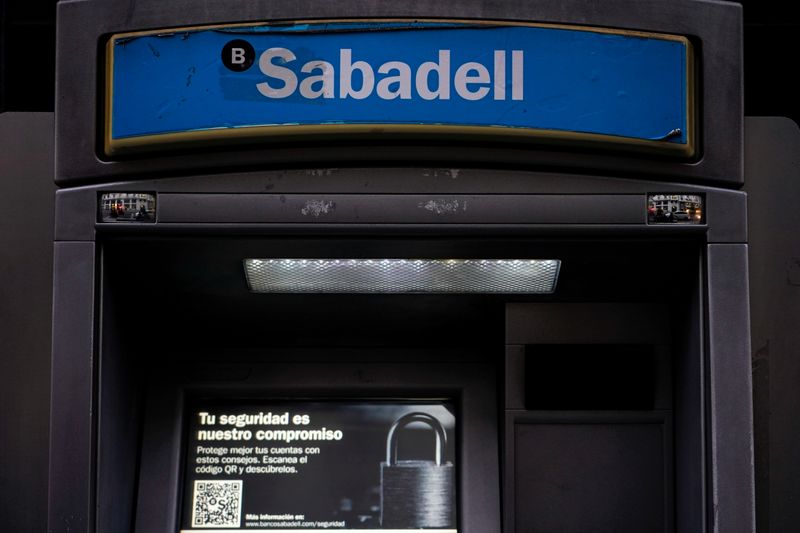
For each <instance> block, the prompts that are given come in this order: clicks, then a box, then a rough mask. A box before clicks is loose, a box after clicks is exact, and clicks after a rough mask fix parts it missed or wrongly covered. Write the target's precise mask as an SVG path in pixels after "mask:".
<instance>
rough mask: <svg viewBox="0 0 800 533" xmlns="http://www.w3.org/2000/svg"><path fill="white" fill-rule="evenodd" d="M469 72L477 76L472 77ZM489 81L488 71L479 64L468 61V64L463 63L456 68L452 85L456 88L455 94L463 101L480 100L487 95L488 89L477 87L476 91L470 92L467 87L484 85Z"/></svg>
mask: <svg viewBox="0 0 800 533" xmlns="http://www.w3.org/2000/svg"><path fill="white" fill-rule="evenodd" d="M470 72H476V73H477V74H476V75H474V76H473V75H470ZM490 81H491V79H490V78H489V70H488V69H487V68H486V67H484V66H483V65H481V64H480V63H475V62H472V61H470V62H469V63H464V64H463V65H461V66H460V67H458V70H457V71H456V79H455V83H454V84H455V87H456V92H457V93H458V95H459V96H460V97H461V98H463V99H464V100H480V99H481V98H483V97H484V96H486V95H487V94H489V88H488V87H479V88H478V89H476V90H474V91H472V90H470V88H469V85H470V84H477V83H481V84H486V83H489V82H490Z"/></svg>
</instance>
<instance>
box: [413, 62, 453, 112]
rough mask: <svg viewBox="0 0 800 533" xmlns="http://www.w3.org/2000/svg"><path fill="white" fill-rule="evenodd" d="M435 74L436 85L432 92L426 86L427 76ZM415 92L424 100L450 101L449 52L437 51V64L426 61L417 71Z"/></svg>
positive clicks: (427, 85)
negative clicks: (436, 78)
mask: <svg viewBox="0 0 800 533" xmlns="http://www.w3.org/2000/svg"><path fill="white" fill-rule="evenodd" d="M431 72H436V75H437V77H438V85H437V87H436V90H432V89H431V88H430V85H429V84H428V76H429V75H430V73H431ZM416 81H417V92H418V93H419V95H420V96H421V97H422V98H424V99H425V100H435V99H437V98H439V99H440V100H449V99H450V50H439V62H438V63H434V62H433V61H426V62H425V63H423V64H421V65H420V66H419V69H417V79H416Z"/></svg>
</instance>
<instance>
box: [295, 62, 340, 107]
mask: <svg viewBox="0 0 800 533" xmlns="http://www.w3.org/2000/svg"><path fill="white" fill-rule="evenodd" d="M315 70H319V71H320V72H321V74H318V75H316V76H308V77H306V78H305V79H304V80H303V81H302V82H300V94H301V95H303V97H304V98H310V99H313V98H319V97H320V96H322V97H323V98H333V92H334V91H333V83H334V81H333V75H334V71H333V65H331V64H330V63H328V62H327V61H309V62H308V63H306V64H305V65H303V68H301V69H300V72H305V73H311V72H314V71H315ZM315 83H321V84H322V85H321V87H320V88H319V89H314V84H315Z"/></svg>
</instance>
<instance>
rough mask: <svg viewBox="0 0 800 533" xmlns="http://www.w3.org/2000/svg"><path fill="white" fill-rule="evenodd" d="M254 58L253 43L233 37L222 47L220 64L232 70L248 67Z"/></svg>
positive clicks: (238, 70)
mask: <svg viewBox="0 0 800 533" xmlns="http://www.w3.org/2000/svg"><path fill="white" fill-rule="evenodd" d="M255 60H256V51H255V49H254V48H253V45H251V44H250V43H248V42H247V41H245V40H242V39H234V40H233V41H230V42H228V44H226V45H225V46H223V47H222V64H223V65H225V66H226V67H228V69H229V70H232V71H234V72H243V71H245V70H247V69H249V68H250V67H251V66H252V65H253V63H254V62H255Z"/></svg>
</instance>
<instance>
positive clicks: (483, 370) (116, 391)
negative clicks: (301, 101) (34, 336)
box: [48, 0, 754, 533]
mask: <svg viewBox="0 0 800 533" xmlns="http://www.w3.org/2000/svg"><path fill="white" fill-rule="evenodd" d="M58 17H59V23H58V73H57V78H58V87H57V126H56V132H57V133H56V168H57V173H56V174H57V175H56V181H57V183H58V185H59V186H60V187H61V189H60V190H59V191H58V193H57V200H56V230H55V265H54V275H55V282H54V287H55V299H54V332H53V370H52V372H53V374H52V375H53V381H52V414H51V456H50V503H49V511H48V513H49V526H48V527H49V530H50V531H54V532H56V531H59V532H60V531H64V532H66V531H81V532H84V531H85V532H87V533H88V532H93V533H95V532H96V533H108V532H115V533H116V532H148V533H150V532H153V533H168V532H172V533H174V532H175V531H177V523H178V522H177V518H178V517H177V513H178V510H177V509H178V505H177V503H176V501H177V499H178V497H179V492H180V491H181V490H182V489H181V487H180V482H179V480H180V475H179V473H180V468H181V461H182V459H181V458H182V456H183V452H182V442H183V431H184V427H185V420H184V416H185V413H184V405H185V403H186V401H187V398H191V397H193V396H196V395H210V396H214V397H237V398H238V397H247V398H253V397H255V398H275V397H281V398H287V397H289V398H300V399H302V398H318V399H324V398H348V399H349V398H375V397H378V398H404V397H409V398H411V397H414V398H418V397H422V398H425V397H447V398H451V399H453V400H454V401H455V402H456V403H457V404H458V407H459V416H460V418H459V424H460V425H461V429H460V432H461V433H460V448H459V451H458V454H459V464H460V466H459V469H458V471H457V473H456V478H457V480H458V482H457V487H458V491H457V495H456V497H457V510H458V520H457V522H458V529H459V531H463V532H464V533H477V532H481V533H491V532H497V533H499V532H500V531H505V532H506V533H511V532H514V531H550V530H553V529H552V528H554V527H563V528H564V529H563V530H565V531H579V530H581V528H583V530H585V528H586V527H587V525H594V526H597V527H598V528H599V529H598V530H599V531H642V530H644V529H641V528H642V527H646V528H651V529H647V530H653V531H656V530H658V531H661V530H663V531H670V532H672V531H676V532H702V531H708V532H709V533H710V532H745V531H747V532H751V531H753V530H754V526H753V471H752V420H751V417H752V415H751V405H750V401H751V398H750V362H749V316H748V311H747V301H748V288H747V233H746V195H745V194H744V193H742V192H740V191H738V190H737V189H738V188H739V187H740V186H741V185H742V182H743V178H742V121H743V117H742V88H741V12H740V8H739V7H738V6H735V5H729V4H724V3H720V2H700V1H682V2H671V3H666V2H641V1H628V0H624V1H621V0H615V1H613V2H603V3H602V4H600V3H597V2H591V1H579V0H575V1H570V2H566V3H565V2H557V1H549V0H548V1H538V2H529V3H514V2H510V1H509V2H506V1H504V2H483V1H470V0H463V1H458V2H449V3H439V4H436V3H432V2H410V3H405V4H402V5H394V4H392V5H390V4H387V3H378V2H358V1H350V2H338V3H335V4H320V3H315V2H292V3H279V2H270V1H258V2H250V1H238V0H233V1H220V2H205V3H200V4H198V3H193V2H178V3H167V4H164V3H159V2H153V1H151V0H147V1H145V2H137V3H135V4H130V3H125V2H99V1H95V0H89V1H82V2H62V3H60V4H59V12H58ZM394 17H399V18H423V17H424V18H444V19H452V18H458V19H484V20H501V21H502V20H510V21H528V22H544V23H562V24H576V25H590V26H602V27H612V28H622V29H631V30H641V31H653V32H664V33H672V34H678V35H684V36H687V37H689V38H690V39H691V40H692V43H693V45H694V47H695V49H696V54H697V58H696V59H697V61H696V62H697V65H698V66H697V76H698V80H699V83H698V93H697V102H698V103H699V106H698V117H697V118H698V131H699V134H700V145H699V155H698V157H697V158H696V159H694V160H691V161H686V160H680V159H675V158H657V157H652V156H651V157H647V156H643V155H635V154H626V153H624V152H601V151H598V150H592V149H587V148H584V149H579V148H571V149H567V148H554V147H552V146H550V147H548V146H540V145H536V144H525V145H519V144H501V143H496V144H486V145H482V144H478V143H473V144H467V145H462V144H456V143H452V142H447V141H446V140H438V141H435V142H429V141H425V142H415V141H413V140H407V139H406V140H403V141H399V140H398V139H393V138H392V137H390V136H387V137H385V138H383V137H382V138H377V139H375V140H371V141H369V142H363V141H358V140H355V139H343V140H341V141H339V140H335V141H332V142H322V141H315V142H310V141H308V142H304V141H300V142H293V143H288V142H286V143H284V142H275V143H274V144H273V143H272V142H271V143H270V144H266V143H265V144H263V145H255V146H253V145H250V146H247V147H235V146H234V147H227V148H224V149H209V150H203V151H197V150H196V151H191V152H190V151H184V152H174V153H170V152H166V153H162V154H158V155H153V156H136V157H134V156H131V157H128V158H122V159H117V160H115V159H110V158H107V157H105V156H102V155H101V149H100V146H101V136H102V120H103V117H102V109H103V106H102V96H101V95H102V90H101V88H102V83H103V81H102V80H103V72H102V69H103V64H104V63H103V55H102V50H103V45H104V43H105V39H107V37H108V36H109V35H110V34H113V33H119V32H123V31H133V30H147V29H154V28H169V27H178V26H192V25H202V24H212V23H223V22H224V23H227V22H249V21H272V20H309V19H329V18H394ZM107 192H147V193H153V194H155V195H156V206H157V207H156V209H157V215H156V219H155V222H154V223H136V222H131V223H123V222H117V223H106V222H101V221H100V220H101V219H100V218H99V215H98V204H99V198H100V195H101V194H102V193H107ZM653 193H676V194H678V193H680V194H697V195H700V196H701V197H702V198H703V199H704V202H705V207H704V217H705V218H704V221H703V223H702V224H698V225H653V224H650V223H648V220H647V210H646V208H647V195H648V194H653ZM312 207H313V208H312ZM259 256H268V257H400V258H403V257H410V258H416V257H435V258H451V257H467V258H471V257H512V256H513V257H532V258H533V257H550V256H552V257H555V258H559V259H562V261H563V267H562V277H561V279H560V280H559V287H558V289H557V291H556V293H555V294H553V295H546V296H531V297H519V296H517V297H504V296H471V297H464V296H444V295H424V296H420V295H412V296H408V295H406V296H402V295H401V296H386V295H384V296H354V295H342V296H323V295H308V296H285V295H281V296H276V295H258V294H251V293H249V292H248V290H247V287H246V284H245V281H244V276H243V273H242V271H241V261H242V259H243V258H245V257H259ZM564 347H566V348H564ZM570 350H572V351H570ZM630 350H632V351H630ZM629 351H630V358H628V355H625V354H628V353H629ZM587 352H588V353H590V354H593V353H596V354H598V355H597V357H599V358H601V359H602V360H604V361H608V365H606V367H605V369H603V368H598V367H593V366H592V362H591V359H592V358H591V357H588V356H587V355H586V353H587ZM539 354H542V355H539ZM559 361H561V362H560V363H559ZM615 361H622V363H618V362H615ZM642 361H644V362H645V363H642ZM629 363H630V364H629ZM640 363H642V364H641V365H640ZM548 365H549V366H548ZM614 365H618V366H614ZM537 368H538V369H540V372H537ZM588 369H595V371H596V372H597V374H596V375H595V376H594V378H592V376H591V375H589V374H590V373H589V370H588ZM614 369H616V370H614ZM543 375H546V376H547V377H548V379H546V380H544V381H543V382H542V381H541V376H543ZM615 376H623V378H624V379H621V381H618V382H615V381H614V380H615V379H617V377H615ZM584 379H585V380H586V381H585V382H582V381H581V380H584ZM548 381H549V382H550V383H551V384H550V385H548V384H547V382H548ZM598 382H603V383H606V384H607V385H608V386H606V387H599V388H594V387H595V386H596V385H597V383H598ZM634 382H638V383H640V384H641V387H637V386H633V385H630V384H631V383H634ZM581 383H583V385H580V384H581ZM614 383H616V384H617V385H618V387H617V390H619V391H621V392H620V393H619V394H618V395H614V394H611V393H610V392H609V390H610V389H614V388H615V387H614ZM629 385H630V386H629ZM534 389H536V390H534ZM537 391H539V392H537ZM637 391H638V392H637ZM565 442H566V443H567V444H569V446H565ZM537 443H540V444H538V447H537ZM587 443H588V444H587ZM591 443H594V445H592V444H591ZM614 443H616V444H614ZM570 446H572V447H573V448H570ZM560 450H570V453H560ZM633 456H636V457H638V458H639V459H638V460H640V461H639V462H638V463H637V462H630V461H628V458H630V457H633ZM583 462H585V463H586V464H592V465H593V469H592V468H590V469H586V468H579V466H580V465H581V464H583ZM543 465H544V466H543ZM548 465H549V466H548ZM550 475H552V476H553V477H552V478H548V477H547V476H550ZM581 476H585V477H583V478H582V477H581ZM548 479H549V481H548ZM604 479H612V481H610V482H609V483H611V485H613V487H612V489H609V487H608V486H607V485H605V484H604V481H603V480H604ZM548 482H550V483H565V484H567V485H568V486H571V487H573V488H575V489H576V491H574V492H572V493H565V494H561V495H559V494H554V493H552V492H548V489H546V488H542V487H543V486H544V485H547V483H548ZM615 483H617V485H614V484H615ZM626 487H627V488H626ZM631 487H635V488H637V490H631V489H630V488H631ZM639 489H640V490H639ZM609 491H610V492H609ZM614 491H617V492H614ZM612 492H613V493H614V494H618V495H620V496H621V497H623V496H624V497H630V498H633V500H632V501H630V502H628V503H626V504H624V505H623V504H620V503H619V502H614V501H611V498H607V499H604V498H603V497H602V494H603V493H612ZM636 498H640V499H641V501H636ZM559 505H568V506H576V508H577V506H580V507H581V508H582V509H583V510H584V512H583V513H572V512H571V511H567V512H562V511H561V510H558V509H559V508H558V506H559ZM548 508H552V509H556V511H553V512H557V513H558V515H560V516H561V517H560V518H559V517H554V516H553V512H551V513H550V514H548V511H547V509H548ZM548 520H562V522H561V524H560V526H559V525H558V523H556V522H552V521H550V522H548ZM653 524H655V526H654V525H653ZM653 527H655V529H652V528H653ZM548 528H550V529H548ZM626 528H627V529H626Z"/></svg>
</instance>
